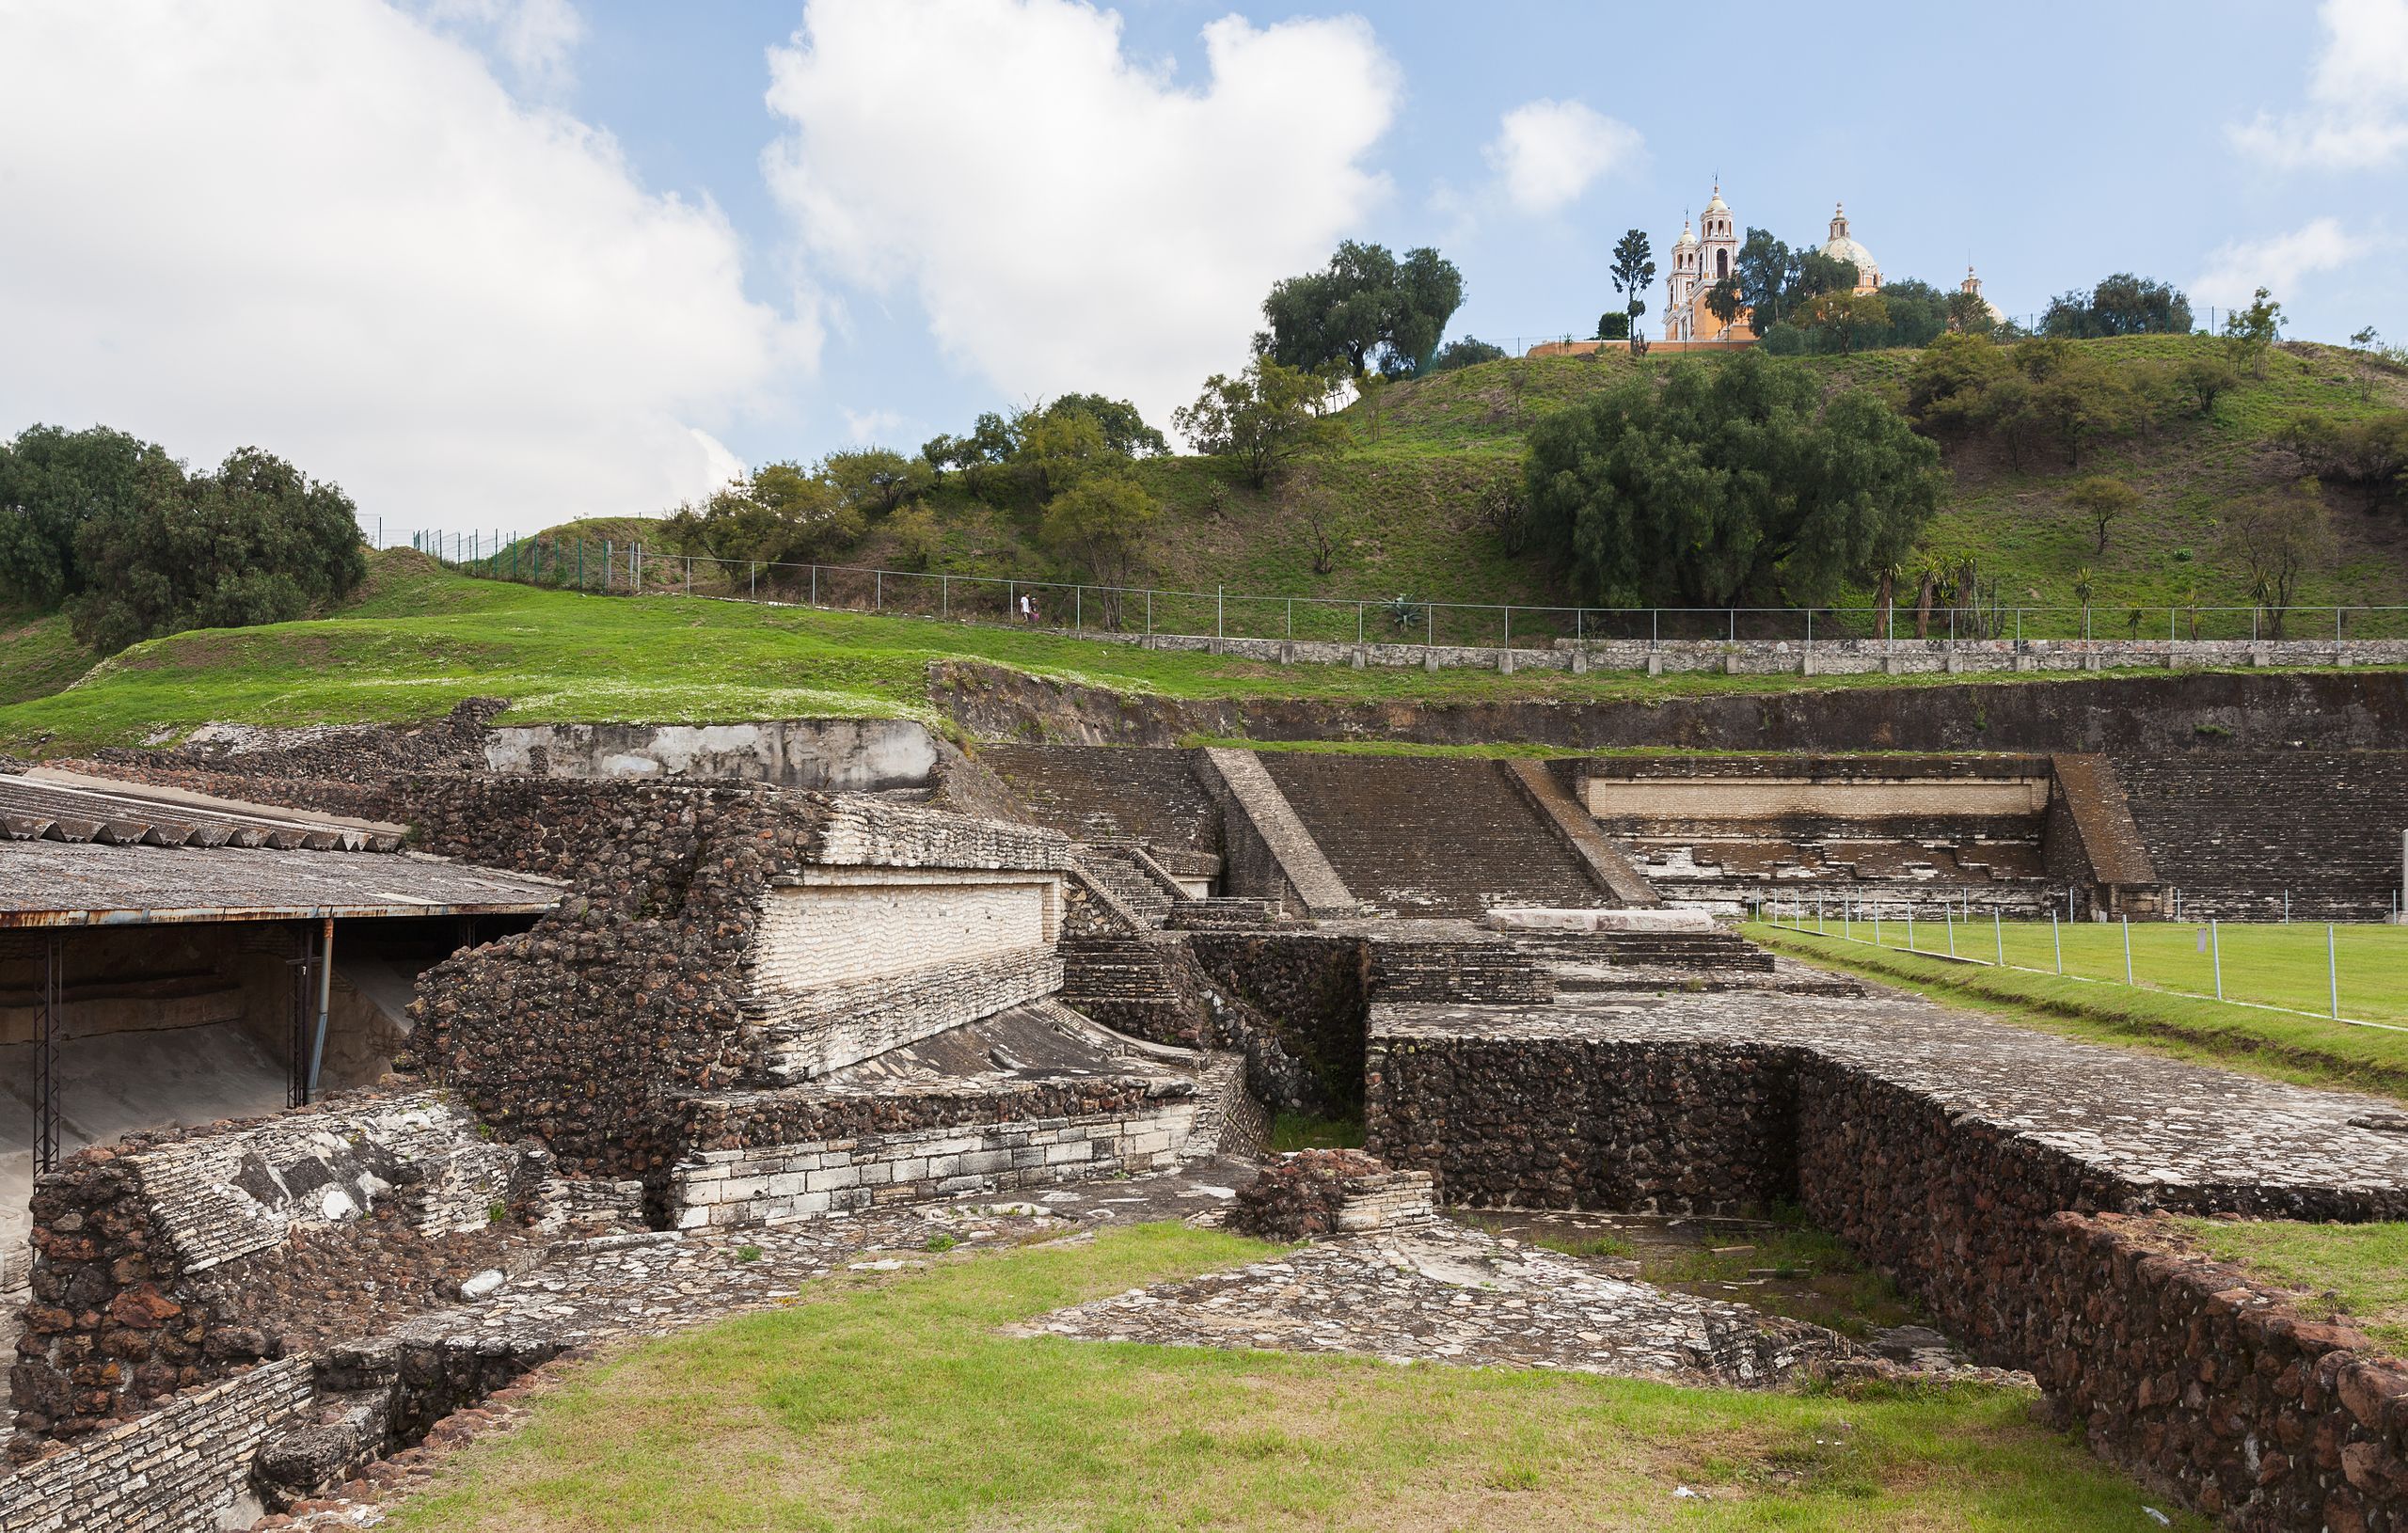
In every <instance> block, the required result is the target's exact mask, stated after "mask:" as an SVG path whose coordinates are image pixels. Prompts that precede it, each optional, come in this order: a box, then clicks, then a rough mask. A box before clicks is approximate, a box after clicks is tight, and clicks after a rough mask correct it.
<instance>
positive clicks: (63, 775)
mask: <svg viewBox="0 0 2408 1533" xmlns="http://www.w3.org/2000/svg"><path fill="white" fill-rule="evenodd" d="M403 834H404V828H403V827H401V826H398V825H386V824H381V823H379V822H376V821H373V820H355V819H346V818H344V817H342V816H341V815H334V814H311V813H309V811H307V810H293V809H281V808H277V807H276V806H273V805H267V804H246V803H238V802H236V801H234V800H232V799H230V798H208V797H205V796H203V795H201V794H197V793H184V792H182V791H180V790H178V789H174V788H158V787H152V786H150V785H149V784H146V783H139V782H119V781H117V780H116V779H113V778H98V777H83V776H79V775H76V774H72V773H68V772H58V771H53V770H49V769H46V768H37V769H35V770H33V771H31V772H26V773H24V774H22V775H8V774H0V840H8V841H68V842H99V843H102V844H103V845H106V846H192V847H214V846H233V847H238V848H251V847H262V846H263V847H270V848H273V849H275V850H278V851H290V850H294V849H299V848H308V849H310V850H314V851H374V852H390V851H395V850H398V849H399V848H400V846H401V844H402V836H403Z"/></svg>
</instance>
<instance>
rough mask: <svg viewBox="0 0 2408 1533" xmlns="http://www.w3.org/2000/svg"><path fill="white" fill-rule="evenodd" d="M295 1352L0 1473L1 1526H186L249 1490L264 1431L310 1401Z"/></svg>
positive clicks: (211, 1524) (49, 1532) (221, 1518)
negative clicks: (11, 1471)
mask: <svg viewBox="0 0 2408 1533" xmlns="http://www.w3.org/2000/svg"><path fill="white" fill-rule="evenodd" d="M310 1398H311V1388H310V1379H309V1363H308V1361H307V1360H306V1359H303V1358H297V1357H296V1358H286V1359H284V1360H282V1361H280V1362H275V1363H268V1364H264V1365H262V1366H261V1367H256V1368H253V1369H251V1370H250V1371H248V1372H246V1373H242V1374H238V1375H236V1376H235V1377H233V1378H230V1379H227V1380H224V1381H222V1382H220V1383H214V1384H212V1385H210V1386H208V1387H206V1388H203V1389H198V1390H195V1391H193V1392H191V1393H189V1394H186V1395H184V1396H182V1398H180V1399H175V1400H173V1401H170V1402H169V1403H168V1404H167V1405H166V1406H165V1407H164V1408H162V1409H160V1410H158V1411H156V1412H153V1413H152V1414H150V1415H147V1416H145V1417H143V1418H142V1419H141V1420H139V1421H135V1422H130V1423H128V1424H126V1425H124V1426H120V1427H117V1428H115V1429H113V1430H108V1431H103V1432H97V1433H94V1434H93V1435H91V1436H89V1437H87V1438H85V1439H83V1440H82V1441H81V1442H79V1443H77V1444H75V1445H74V1446H71V1447H70V1448H68V1449H67V1450H66V1451H64V1452H61V1453H56V1454H54V1455H52V1456H51V1457H49V1458H46V1459H42V1460H40V1461H38V1462H33V1463H30V1464H27V1465H24V1467H22V1468H20V1469H19V1470H18V1471H17V1472H16V1473H15V1474H14V1475H13V1476H10V1477H9V1478H5V1479H0V1533H96V1530H98V1529H102V1528H106V1529H108V1530H109V1533H194V1530H196V1529H205V1528H216V1527H222V1526H224V1525H225V1520H226V1518H227V1516H228V1515H229V1514H230V1512H232V1511H233V1510H234V1509H235V1507H236V1506H237V1504H238V1503H240V1502H241V1501H242V1500H243V1499H244V1498H245V1497H246V1496H247V1495H248V1494H249V1493H250V1488H251V1486H250V1477H251V1460H252V1457H253V1455H255V1454H256V1453H257V1452H258V1451H259V1447H260V1444H261V1442H262V1441H264V1440H265V1439H266V1437H267V1435H268V1433H269V1432H271V1431H272V1430H276V1429H277V1428H278V1427H280V1426H282V1425H284V1424H285V1423H287V1422H289V1421H291V1420H293V1418H294V1417H295V1416H297V1415H298V1414H300V1413H301V1412H302V1411H303V1410H305V1409H306V1408H307V1407H308V1406H309V1401H310Z"/></svg>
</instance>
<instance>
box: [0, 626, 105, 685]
mask: <svg viewBox="0 0 2408 1533" xmlns="http://www.w3.org/2000/svg"><path fill="white" fill-rule="evenodd" d="M92 660H93V657H92V655H91V652H90V651H88V650H87V649H85V648H84V646H83V645H81V644H78V643H77V642H75V636H74V635H73V634H71V633H70V632H68V630H67V619H66V617H65V616H64V615H63V614H61V613H57V612H32V611H27V610H25V609H24V608H12V607H6V606H0V705H6V704H8V703H21V702H23V701H24V700H25V699H27V698H33V697H47V696H49V695H50V694H51V693H53V692H55V691H57V690H58V689H59V688H60V687H65V686H66V685H67V684H68V683H70V682H71V681H73V680H74V679H75V678H76V677H78V676H80V675H82V674H83V673H84V672H87V671H89V670H90V669H91V668H92Z"/></svg>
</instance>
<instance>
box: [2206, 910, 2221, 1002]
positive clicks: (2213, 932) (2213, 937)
mask: <svg viewBox="0 0 2408 1533" xmlns="http://www.w3.org/2000/svg"><path fill="white" fill-rule="evenodd" d="M2208 961H2209V962H2210V963H2211V964H2213V965H2215V971H2216V999H2217V1000H2219V1001H2221V1000H2223V999H2224V933H2223V932H2221V931H2219V930H2217V928H2216V923H2215V922H2213V921H2210V922H2209V923H2208Z"/></svg>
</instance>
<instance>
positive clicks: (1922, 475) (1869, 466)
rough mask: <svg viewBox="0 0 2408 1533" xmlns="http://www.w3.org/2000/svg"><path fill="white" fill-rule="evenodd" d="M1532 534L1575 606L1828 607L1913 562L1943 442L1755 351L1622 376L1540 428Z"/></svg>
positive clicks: (1932, 505)
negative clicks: (1669, 602) (1776, 597)
mask: <svg viewBox="0 0 2408 1533" xmlns="http://www.w3.org/2000/svg"><path fill="white" fill-rule="evenodd" d="M1525 477H1526V481H1527V484H1528V497H1527V498H1528V505H1529V512H1528V514H1529V524H1530V529H1531V531H1532V533H1533V535H1534V536H1535V538H1536V540H1537V542H1538V543H1539V545H1540V546H1541V547H1543V548H1544V549H1545V550H1546V552H1547V553H1548V555H1549V557H1550V558H1551V560H1552V561H1554V562H1555V563H1556V564H1557V565H1558V566H1559V567H1560V569H1562V571H1563V572H1564V573H1565V575H1566V576H1567V577H1569V580H1570V582H1571V586H1572V589H1573V590H1574V591H1575V592H1576V593H1577V594H1578V596H1579V598H1580V599H1582V600H1589V601H1598V602H1603V603H1609V604H1617V605H1625V606H1635V605H1639V604H1641V603H1644V602H1650V601H1662V600H1664V599H1666V598H1667V597H1670V598H1672V599H1675V600H1678V601H1680V602H1683V603H1685V604H1687V605H1692V606H1706V607H1723V606H1730V605H1734V604H1735V603H1737V602H1738V601H1740V600H1741V599H1742V598H1745V597H1750V596H1756V595H1770V594H1772V593H1775V592H1776V591H1778V592H1779V593H1782V594H1784V595H1786V596H1787V597H1788V598H1789V599H1790V600H1793V601H1798V602H1816V601H1823V600H1828V599H1829V598H1830V596H1831V594H1832V593H1834V592H1835V591H1836V590H1837V589H1838V587H1839V586H1840V585H1841V584H1842V583H1843V582H1845V581H1848V580H1858V579H1867V580H1869V579H1871V578H1872V577H1874V576H1875V575H1876V574H1877V572H1878V571H1880V570H1882V569H1883V568H1885V567H1888V566H1890V565H1893V564H1897V563H1899V562H1900V561H1903V560H1904V559H1905V558H1906V556H1907V553H1908V551H1909V549H1910V548H1912V547H1913V545H1914V542H1915V539H1916V536H1917V535H1918V534H1919V533H1920V532H1921V530H1922V529H1923V528H1924V527H1925V524H1926V523H1928V522H1929V520H1930V519H1931V517H1932V516H1933V514H1935V513H1936V512H1937V511H1938V509H1939V497H1940V488H1941V479H1942V476H1941V469H1940V454H1939V450H1938V449H1936V448H1935V447H1933V446H1932V445H1931V444H1930V443H1929V442H1926V441H1925V440H1923V439H1922V438H1920V437H1918V436H1916V435H1914V433H1913V432H1912V431H1911V430H1910V429H1909V427H1908V424H1907V422H1906V420H1905V419H1904V418H1903V417H1901V416H1899V415H1898V414H1897V412H1896V411H1894V410H1893V409H1891V408H1890V406H1889V405H1888V404H1886V403H1883V402H1882V401H1881V400H1880V399H1879V398H1878V397H1877V396H1876V395H1874V394H1872V393H1871V392H1869V391H1867V390H1864V389H1849V390H1846V391H1845V392H1842V393H1840V394H1837V395H1834V396H1832V397H1831V398H1830V399H1829V400H1826V399H1825V398H1824V395H1823V389H1822V384H1821V380H1820V378H1819V376H1818V375H1817V374H1816V373H1814V371H1810V370H1809V369H1807V368H1806V367H1804V366H1803V365H1801V364H1798V363H1795V362H1787V361H1783V360H1782V359H1780V358H1777V357H1773V356H1767V355H1766V354H1764V353H1762V352H1759V351H1748V352H1743V353H1741V354H1740V355H1738V356H1735V357H1733V358H1731V359H1730V360H1728V361H1726V362H1723V363H1721V364H1720V365H1719V366H1710V367H1709V366H1702V365H1698V364H1695V363H1681V364H1676V365H1675V366H1674V367H1672V368H1671V370H1669V371H1668V373H1667V374H1666V376H1665V378H1664V380H1663V382H1662V383H1661V384H1660V386H1659V385H1658V384H1657V383H1656V381H1655V380H1654V379H1651V378H1645V377H1640V378H1631V379H1627V380H1624V381H1623V382H1621V383H1619V384H1617V385H1615V386H1614V387H1610V388H1608V389H1606V390H1604V391H1602V392H1600V393H1598V394H1596V395H1593V396H1592V397H1591V398H1590V399H1589V400H1588V401H1586V402H1585V403H1581V404H1578V405H1575V406H1573V407H1572V408H1569V409H1565V410H1562V411H1559V412H1557V413H1556V414H1554V415H1551V416H1548V417H1546V418H1545V419H1543V420H1541V421H1540V422H1539V423H1538V424H1537V425H1536V426H1534V427H1533V428H1532V429H1531V432H1530V449H1529V459H1528V461H1527V465H1526V470H1525Z"/></svg>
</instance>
